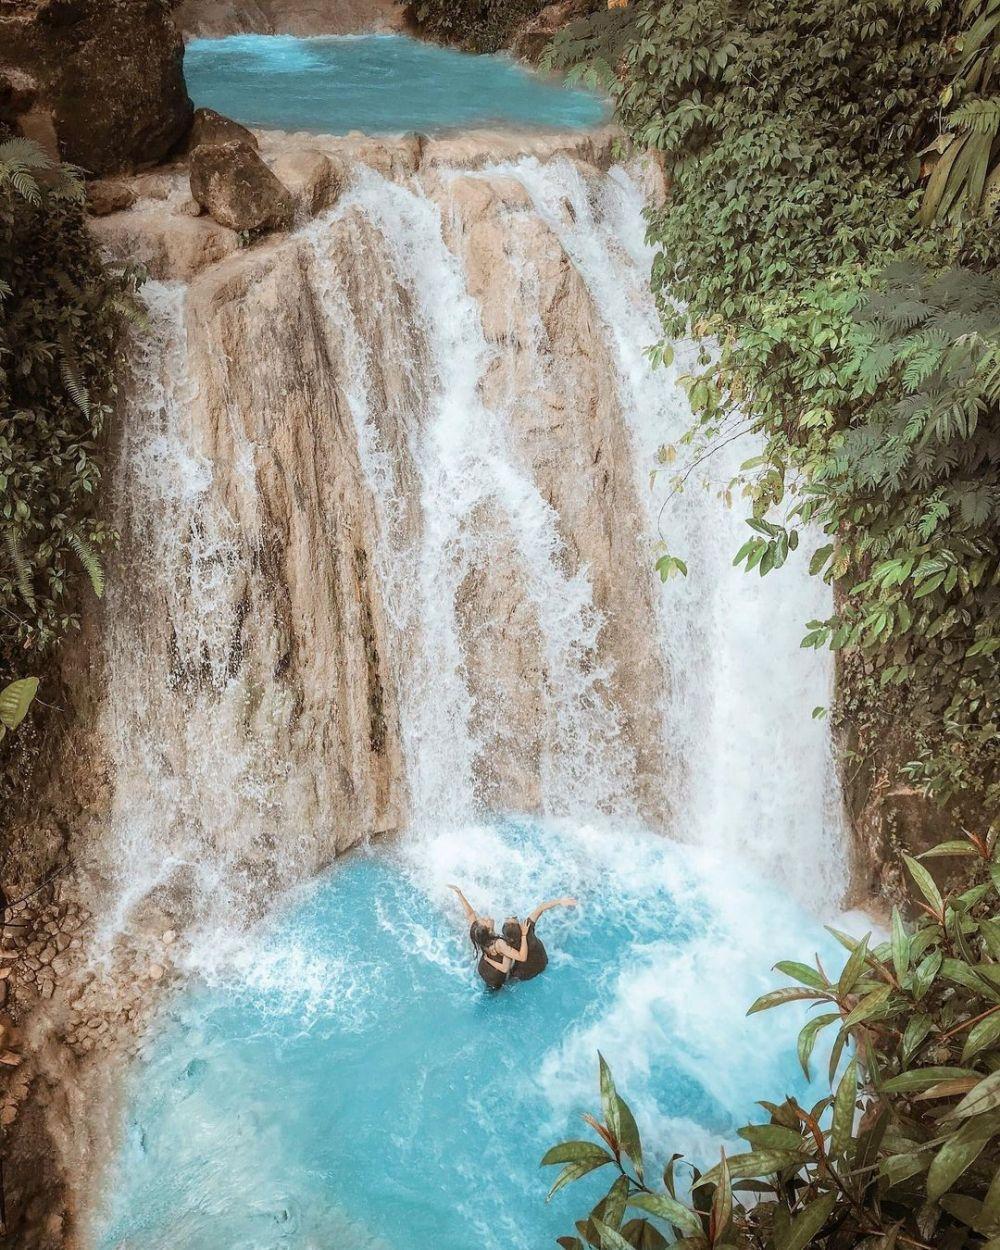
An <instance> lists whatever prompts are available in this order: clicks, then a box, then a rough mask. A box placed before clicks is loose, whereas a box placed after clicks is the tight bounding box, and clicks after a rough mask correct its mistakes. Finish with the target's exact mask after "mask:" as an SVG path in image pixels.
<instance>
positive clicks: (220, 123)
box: [187, 108, 257, 152]
mask: <svg viewBox="0 0 1000 1250" xmlns="http://www.w3.org/2000/svg"><path fill="white" fill-rule="evenodd" d="M203 143H212V144H214V143H245V144H246V145H247V147H248V148H254V149H256V148H257V136H256V135H255V134H254V133H253V131H252V130H247V128H246V126H241V125H240V123H239V122H234V121H233V119H232V118H231V117H225V116H223V114H222V113H217V112H216V111H215V109H205V108H201V109H195V111H194V121H193V122H192V123H191V133H190V134H189V135H188V143H187V145H188V150H189V151H192V152H193V151H194V149H195V148H197V147H200V146H201V145H202V144H203Z"/></svg>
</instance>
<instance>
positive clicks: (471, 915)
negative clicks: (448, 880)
mask: <svg viewBox="0 0 1000 1250" xmlns="http://www.w3.org/2000/svg"><path fill="white" fill-rule="evenodd" d="M448 889H449V890H454V891H455V893H456V894H457V895H458V901H459V902H460V903H461V904H462V907H463V909H464V911H465V918H466V920H467V921H468V922H469V924H470V925H472V924H475V923H476V921H477V920H478V919H479V917H478V915H477V914H476V912H475V909H474V908H473V906H472V904H471V903H470V902H469V900H468V899H467V898H466V897H465V895H464V894H463V893H462V891H461V890H460V889H459V888H458V886H457V885H450V886H448Z"/></svg>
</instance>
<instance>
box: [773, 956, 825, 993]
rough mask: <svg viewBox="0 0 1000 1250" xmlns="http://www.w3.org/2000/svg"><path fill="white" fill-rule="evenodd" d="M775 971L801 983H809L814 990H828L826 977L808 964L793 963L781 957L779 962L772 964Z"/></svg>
mask: <svg viewBox="0 0 1000 1250" xmlns="http://www.w3.org/2000/svg"><path fill="white" fill-rule="evenodd" d="M774 968H775V971H776V972H783V973H784V974H785V976H786V977H791V978H792V979H793V980H795V981H801V982H802V984H803V985H811V986H812V987H813V989H815V990H828V989H829V988H830V986H829V983H828V982H827V979H826V977H824V976H823V974H822V973H820V972H817V970H816V969H815V968H810V967H809V965H808V964H800V963H795V962H794V961H792V960H787V959H783V960H782V961H781V963H777V964H775V965H774Z"/></svg>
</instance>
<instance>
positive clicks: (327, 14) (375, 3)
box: [177, 0, 403, 37]
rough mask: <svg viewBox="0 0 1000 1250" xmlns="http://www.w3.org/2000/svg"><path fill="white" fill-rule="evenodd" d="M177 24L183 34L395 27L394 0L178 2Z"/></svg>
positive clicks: (398, 14) (398, 10)
mask: <svg viewBox="0 0 1000 1250" xmlns="http://www.w3.org/2000/svg"><path fill="white" fill-rule="evenodd" d="M177 24H178V25H179V26H180V28H181V30H182V31H183V32H184V34H185V35H186V36H202V37H217V36H219V35H236V34H241V33H244V32H246V33H255V34H261V35H275V34H288V35H346V34H352V33H355V32H359V31H368V30H398V29H399V28H400V27H401V26H402V24H403V13H402V5H401V4H399V3H397V0H181V3H180V5H179V6H178V9H177Z"/></svg>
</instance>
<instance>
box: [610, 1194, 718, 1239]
mask: <svg viewBox="0 0 1000 1250" xmlns="http://www.w3.org/2000/svg"><path fill="white" fill-rule="evenodd" d="M628 1204H629V1206H630V1207H638V1208H639V1210H640V1211H648V1212H649V1214H650V1215H655V1216H656V1217H657V1219H661V1220H666V1221H667V1223H668V1224H673V1226H674V1227H675V1228H679V1229H680V1230H681V1232H682V1233H687V1234H688V1235H690V1236H697V1235H698V1234H699V1233H700V1232H701V1231H702V1228H701V1220H700V1219H699V1218H698V1216H697V1215H695V1213H694V1212H693V1211H692V1210H691V1208H690V1207H686V1206H684V1204H683V1203H682V1202H678V1201H677V1199H676V1198H671V1197H670V1195H669V1194H637V1195H636V1196H635V1197H634V1198H629V1200H628Z"/></svg>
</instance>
